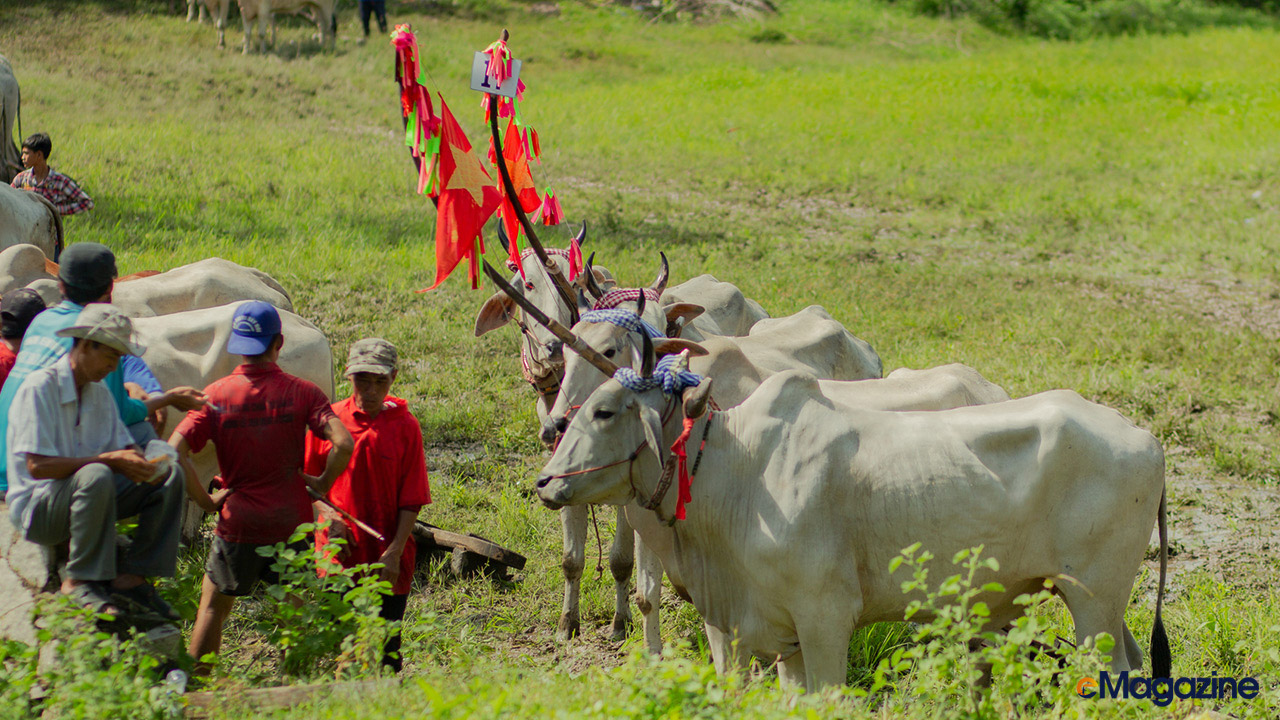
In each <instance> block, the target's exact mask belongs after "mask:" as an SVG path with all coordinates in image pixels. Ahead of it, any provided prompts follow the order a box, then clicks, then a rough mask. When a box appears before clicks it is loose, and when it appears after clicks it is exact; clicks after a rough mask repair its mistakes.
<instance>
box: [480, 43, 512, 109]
mask: <svg viewBox="0 0 1280 720" xmlns="http://www.w3.org/2000/svg"><path fill="white" fill-rule="evenodd" d="M520 64H521V63H520V61H519V60H516V59H514V58H513V59H512V60H511V77H509V78H507V79H506V82H504V83H502V87H497V86H495V85H494V82H493V80H492V79H491V78H490V77H489V76H487V75H485V73H484V71H485V69H486V68H488V67H489V56H488V55H485V54H484V53H482V52H478V53H476V58H475V60H473V61H472V62H471V89H472V90H478V91H480V92H482V93H489V94H491V95H501V96H503V97H509V98H513V97H515V96H516V84H517V83H518V82H519V80H520Z"/></svg>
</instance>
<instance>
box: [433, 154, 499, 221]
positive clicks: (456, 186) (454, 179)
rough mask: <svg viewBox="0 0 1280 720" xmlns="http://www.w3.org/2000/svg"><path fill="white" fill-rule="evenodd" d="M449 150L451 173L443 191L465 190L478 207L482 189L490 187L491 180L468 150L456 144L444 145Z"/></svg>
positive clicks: (480, 203)
mask: <svg viewBox="0 0 1280 720" xmlns="http://www.w3.org/2000/svg"><path fill="white" fill-rule="evenodd" d="M445 145H447V146H448V148H449V156H450V157H451V158H452V159H453V172H451V173H450V174H449V179H448V180H447V181H446V185H445V188H444V189H445V190H466V191H467V192H468V193H470V194H471V200H472V202H474V203H475V204H476V206H477V207H478V206H480V205H483V204H484V187H485V186H486V185H489V186H492V185H493V180H491V179H490V178H489V173H487V172H485V170H484V166H482V165H481V164H480V161H479V160H477V159H476V156H475V154H474V153H472V152H471V151H470V150H466V149H463V148H461V147H459V146H458V145H457V144H456V143H452V142H450V143H445Z"/></svg>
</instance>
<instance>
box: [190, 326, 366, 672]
mask: <svg viewBox="0 0 1280 720" xmlns="http://www.w3.org/2000/svg"><path fill="white" fill-rule="evenodd" d="M283 344H284V336H283V335H281V334H280V314H279V313H278V312H277V311H276V309H275V308H274V307H272V306H271V305H270V304H269V303H265V302H261V301H253V302H247V303H244V304H243V305H241V306H240V307H239V308H238V309H237V310H236V313H235V316H234V317H233V318H232V321H231V337H230V338H229V339H228V340H227V351H228V352H230V353H232V354H235V355H243V356H245V358H244V360H245V362H244V364H243V365H240V366H239V367H237V368H236V369H235V370H234V371H233V372H232V373H231V375H228V376H227V377H225V378H222V379H221V380H218V381H217V382H215V383H213V384H212V385H210V386H209V387H207V388H205V396H206V398H207V399H208V403H209V404H208V405H206V406H205V407H204V408H202V409H201V410H199V411H196V412H192V413H189V414H188V415H187V417H186V418H185V419H183V421H182V422H181V423H180V424H179V425H178V427H177V429H176V430H174V431H173V436H172V437H171V438H170V439H169V442H170V443H171V444H172V445H173V446H174V447H175V448H177V450H178V455H179V457H180V458H181V459H182V462H183V463H184V465H185V467H184V469H187V470H188V472H190V471H191V470H190V465H189V464H188V463H189V461H190V454H191V453H192V452H199V451H200V450H201V449H203V448H204V446H205V443H207V442H209V441H211V440H212V441H213V444H214V448H215V450H216V451H217V456H218V468H219V470H221V472H222V478H223V486H224V488H225V490H226V494H225V495H224V497H222V498H220V501H221V509H220V511H219V515H218V527H217V532H216V537H215V538H214V540H213V544H212V546H211V547H210V548H209V560H208V562H207V563H206V564H205V576H204V585H203V588H202V590H201V594H200V610H199V612H198V613H197V615H196V623H195V627H194V628H193V629H192V631H191V644H190V648H189V652H190V653H191V656H192V657H194V658H196V659H197V660H199V659H200V658H202V657H204V656H205V655H206V654H208V653H212V652H217V651H218V649H219V648H220V647H221V645H222V626H223V624H224V623H225V622H226V620H227V617H228V616H229V615H230V614H231V609H232V606H233V605H234V604H235V598H236V597H242V596H245V595H248V594H249V593H251V592H253V588H254V587H255V586H256V585H257V583H258V581H259V580H266V581H268V582H273V581H274V580H275V579H276V578H275V577H274V573H272V572H271V569H270V567H271V564H272V562H273V561H272V560H271V558H266V557H262V556H261V555H258V554H257V549H258V548H259V547H261V546H263V545H274V544H276V543H278V542H285V541H287V540H288V539H289V536H290V535H292V534H293V531H294V529H295V528H297V526H298V525H300V524H301V523H306V522H311V521H312V519H313V518H314V514H313V512H312V509H311V496H310V495H308V493H307V486H308V485H309V486H311V488H313V489H314V490H316V491H317V492H320V493H325V492H328V491H329V487H330V486H331V485H332V484H333V481H334V480H335V479H336V478H337V477H338V474H339V473H340V472H342V470H343V468H345V467H346V465H347V460H348V459H349V458H350V457H351V449H352V440H351V434H350V433H348V432H347V429H346V428H345V427H343V425H342V422H341V421H340V420H338V418H337V417H336V416H334V414H333V411H332V410H330V409H329V399H328V398H327V397H325V394H324V392H323V391H322V390H320V388H318V387H316V386H315V385H314V384H313V383H310V382H307V381H306V380H303V379H301V378H297V377H294V376H293V375H289V374H287V373H285V372H284V371H283V370H281V369H280V366H279V365H277V364H276V360H277V359H278V358H279V356H280V348H281V346H282V345H283ZM308 429H309V430H311V432H313V433H316V434H317V435H320V436H321V437H323V438H325V439H327V440H329V441H330V442H331V443H332V444H333V446H334V451H333V452H332V453H330V454H329V459H328V462H327V463H326V464H325V465H324V466H323V468H321V469H320V471H319V474H318V476H314V475H307V474H304V473H303V472H302V464H303V452H304V449H305V442H306V435H307V430H308Z"/></svg>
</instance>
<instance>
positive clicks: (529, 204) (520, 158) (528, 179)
mask: <svg viewBox="0 0 1280 720" xmlns="http://www.w3.org/2000/svg"><path fill="white" fill-rule="evenodd" d="M489 149H490V150H493V148H492V147H490V148H489ZM502 157H503V158H504V159H505V160H506V165H507V172H508V173H510V174H511V185H512V186H513V187H514V188H515V191H516V198H517V199H518V200H519V201H520V208H521V209H523V210H524V211H525V212H526V213H530V212H533V211H535V210H537V209H538V207H539V206H540V205H542V198H540V197H538V188H536V187H534V185H533V176H532V175H530V174H529V154H528V153H527V152H525V144H524V140H523V139H522V138H521V137H520V129H519V128H518V127H516V121H515V118H512V119H511V122H509V123H507V133H506V136H505V137H503V139H502ZM496 159H497V158H496V157H494V160H495V161H496ZM498 191H499V192H500V193H502V207H501V209H500V210H499V213H500V214H501V215H502V224H503V228H504V229H505V230H506V231H507V237H508V238H510V239H511V241H510V243H509V247H508V250H509V251H510V253H511V261H512V262H514V263H515V264H516V267H519V268H520V275H521V276H522V277H523V276H524V268H523V267H521V263H520V248H519V243H518V242H516V239H517V238H518V237H519V233H520V220H519V218H517V217H516V212H515V208H513V207H512V206H511V201H510V199H509V198H507V196H506V195H507V193H506V190H505V188H504V187H502V186H501V185H499V187H498Z"/></svg>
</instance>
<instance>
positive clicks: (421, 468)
mask: <svg viewBox="0 0 1280 720" xmlns="http://www.w3.org/2000/svg"><path fill="white" fill-rule="evenodd" d="M398 365H399V361H398V355H397V353H396V348H395V346H394V345H392V344H391V343H389V342H387V341H386V340H382V339H379V338H366V339H364V340H360V341H358V342H357V343H356V344H355V345H352V346H351V352H350V354H349V355H348V356H347V367H346V371H345V372H344V374H345V375H346V377H347V378H349V379H350V380H351V385H352V393H351V397H349V398H347V399H346V400H342V401H341V402H337V403H334V404H333V412H334V413H335V414H336V415H337V416H338V419H339V420H341V421H342V424H343V425H344V426H345V427H346V428H347V430H348V431H349V432H350V433H351V436H352V437H353V438H355V451H354V452H353V453H352V455H351V461H350V462H349V463H348V464H347V468H346V470H345V471H343V473H342V474H341V475H339V476H338V479H337V480H336V481H335V482H334V484H333V487H332V488H331V489H330V491H329V500H330V501H331V502H333V503H334V504H335V505H337V506H338V507H339V508H342V509H343V510H344V511H346V512H348V513H350V514H351V515H352V516H353V517H355V518H357V519H359V520H360V521H362V522H364V523H365V524H367V525H369V526H371V527H372V528H373V529H375V530H377V531H378V533H379V534H380V535H382V536H383V537H384V538H386V540H385V541H381V542H380V541H379V540H378V539H377V538H375V537H374V536H373V535H370V534H369V533H367V532H365V531H364V530H362V529H360V528H352V527H348V526H347V525H346V524H345V523H344V522H343V520H342V518H341V517H340V516H338V514H337V513H334V512H333V511H332V510H331V509H330V508H328V507H325V506H324V505H322V504H320V503H317V510H318V511H319V515H320V518H321V519H322V520H328V521H329V522H330V527H329V533H328V534H329V536H332V537H341V538H343V539H345V540H347V543H348V544H347V547H346V551H345V552H344V553H343V554H342V555H341V556H340V557H339V560H341V561H342V564H343V565H345V566H347V567H351V566H353V565H359V564H362V563H382V564H383V569H382V578H383V579H384V580H386V581H388V582H390V583H391V592H392V594H391V595H390V596H389V597H384V598H383V600H382V617H384V618H386V619H388V620H390V621H393V622H394V621H399V620H401V619H403V618H404V610H405V605H406V603H407V602H408V598H409V590H410V586H411V585H412V583H413V567H414V555H415V552H416V550H417V548H416V546H415V545H414V543H413V540H412V538H411V537H410V532H411V531H412V530H413V524H414V521H415V520H417V518H418V512H419V511H420V510H422V506H423V505H426V504H428V503H430V502H431V490H430V488H429V487H428V485H427V464H426V458H425V456H424V455H423V450H422V429H421V428H420V427H419V426H418V421H417V420H416V419H415V418H414V417H413V415H412V414H410V412H409V406H408V403H406V402H405V401H404V400H402V399H400V398H397V397H393V396H391V395H390V392H391V384H392V383H393V382H395V379H396V375H397V372H398ZM329 450H330V444H329V443H328V442H325V441H323V440H318V439H317V438H315V437H314V436H312V437H308V438H307V461H306V462H307V465H306V467H307V470H306V471H307V472H308V473H316V472H319V471H320V470H321V469H323V468H324V467H325V463H326V460H327V458H328V455H329ZM325 542H326V536H325V534H324V533H323V532H317V533H316V544H317V545H318V546H323V545H324V544H325ZM399 651H400V636H399V635H398V634H397V635H396V636H395V637H393V638H391V640H390V641H389V642H388V643H387V646H386V648H385V654H384V656H383V659H382V663H383V665H385V666H387V667H390V668H392V669H394V670H395V671H396V672H399V671H400V668H401V664H402V663H401V659H400V657H399Z"/></svg>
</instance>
